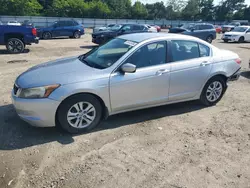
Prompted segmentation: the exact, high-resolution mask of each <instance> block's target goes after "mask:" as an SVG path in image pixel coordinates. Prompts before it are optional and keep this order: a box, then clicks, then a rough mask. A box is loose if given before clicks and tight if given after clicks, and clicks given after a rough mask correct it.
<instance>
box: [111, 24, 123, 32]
mask: <svg viewBox="0 0 250 188" xmlns="http://www.w3.org/2000/svg"><path fill="white" fill-rule="evenodd" d="M121 27H122V25H114V26H113V27H111V28H110V29H111V30H112V31H118V30H119V29H121Z"/></svg>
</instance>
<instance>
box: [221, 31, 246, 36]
mask: <svg viewBox="0 0 250 188" xmlns="http://www.w3.org/2000/svg"><path fill="white" fill-rule="evenodd" d="M225 34H226V35H243V34H244V33H243V32H233V31H230V32H226V33H225Z"/></svg>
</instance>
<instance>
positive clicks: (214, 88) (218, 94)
mask: <svg viewBox="0 0 250 188" xmlns="http://www.w3.org/2000/svg"><path fill="white" fill-rule="evenodd" d="M219 88H221V89H219ZM226 89H227V85H226V81H225V79H224V78H223V77H221V76H215V77H213V78H211V79H210V80H208V82H207V83H206V85H205V86H204V88H203V90H202V93H201V96H200V101H201V103H202V104H204V105H205V106H213V105H215V104H217V103H218V102H219V101H220V100H221V98H222V97H223V95H224V93H225V92H226ZM213 92H214V93H213ZM211 96H212V97H211Z"/></svg>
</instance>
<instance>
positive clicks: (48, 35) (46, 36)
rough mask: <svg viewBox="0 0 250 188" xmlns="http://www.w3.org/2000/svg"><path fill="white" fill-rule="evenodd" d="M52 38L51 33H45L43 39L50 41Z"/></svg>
mask: <svg viewBox="0 0 250 188" xmlns="http://www.w3.org/2000/svg"><path fill="white" fill-rule="evenodd" d="M51 38H52V34H51V33H50V32H44V33H43V39H45V40H48V39H51Z"/></svg>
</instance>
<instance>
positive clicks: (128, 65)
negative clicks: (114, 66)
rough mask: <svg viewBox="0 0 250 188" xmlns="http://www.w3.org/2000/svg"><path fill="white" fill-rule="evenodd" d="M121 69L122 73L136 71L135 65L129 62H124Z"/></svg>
mask: <svg viewBox="0 0 250 188" xmlns="http://www.w3.org/2000/svg"><path fill="white" fill-rule="evenodd" d="M121 71H122V72H124V73H134V72H136V66H135V65H133V64H131V63H126V64H124V65H122V67H121Z"/></svg>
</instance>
